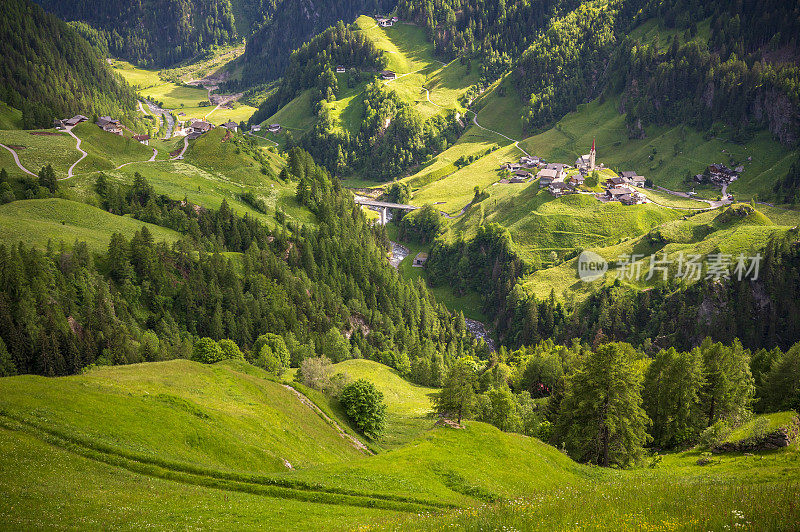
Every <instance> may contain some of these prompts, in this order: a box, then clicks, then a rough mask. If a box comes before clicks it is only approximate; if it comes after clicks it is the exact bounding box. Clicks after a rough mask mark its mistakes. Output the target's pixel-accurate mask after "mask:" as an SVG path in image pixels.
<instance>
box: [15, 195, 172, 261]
mask: <svg viewBox="0 0 800 532" xmlns="http://www.w3.org/2000/svg"><path fill="white" fill-rule="evenodd" d="M144 226H146V227H147V229H148V230H150V233H151V234H152V235H153V238H154V239H155V240H156V241H161V240H165V241H167V242H170V243H172V242H175V241H177V240H178V239H179V238H180V235H179V234H178V233H176V232H175V231H172V230H170V229H165V228H163V227H159V226H157V225H152V224H148V223H144V222H140V221H139V220H135V219H133V218H130V217H127V216H116V215H114V214H111V213H109V212H106V211H104V210H102V209H99V208H97V207H92V206H91V205H87V204H85V203H78V202H75V201H69V200H63V199H57V198H53V199H41V200H20V201H14V202H11V203H6V204H5V205H0V241H2V242H3V243H5V244H6V245H8V244H12V245H13V244H16V243H17V242H20V241H21V242H24V243H25V245H26V246H31V245H35V246H37V247H39V248H40V249H42V250H43V249H45V248H46V247H47V243H48V241H50V242H52V244H53V246H54V249H58V244H59V242H63V243H64V244H66V245H67V246H68V247H69V246H72V244H74V243H75V241H81V242H86V244H87V245H88V246H89V249H91V250H93V251H106V250H107V248H108V242H109V241H110V240H111V235H112V234H113V233H122V234H124V235H125V236H126V237H127V238H130V237H131V236H133V234H134V233H135V232H136V231H139V230H141V229H142V227H144Z"/></svg>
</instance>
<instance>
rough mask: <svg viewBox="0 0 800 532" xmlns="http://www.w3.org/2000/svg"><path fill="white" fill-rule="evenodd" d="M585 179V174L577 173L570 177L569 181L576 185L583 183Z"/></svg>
mask: <svg viewBox="0 0 800 532" xmlns="http://www.w3.org/2000/svg"><path fill="white" fill-rule="evenodd" d="M585 181H586V178H585V177H584V176H583V174H575V175H574V176H572V177H570V178H569V182H570V183H571V184H572V185H574V186H576V187H577V186H578V185H582V184H583V183H584V182H585Z"/></svg>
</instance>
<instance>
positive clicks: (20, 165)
mask: <svg viewBox="0 0 800 532" xmlns="http://www.w3.org/2000/svg"><path fill="white" fill-rule="evenodd" d="M0 146H2V147H3V148H5V149H7V150H8V151H10V152H11V156H12V157H14V162H15V163H17V166H18V167H19V169H20V170H22V171H23V172H25V173H26V174H29V175H32V176H33V177H38V176H37V175H36V174H34V173H33V172H31V171H30V170H28V169H27V168H25V167H24V166H22V163H21V162H19V156H18V155H17V152H15V151H14V150H13V149H11V148H9V147H8V146H6V145H5V144H0Z"/></svg>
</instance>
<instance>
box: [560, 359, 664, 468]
mask: <svg viewBox="0 0 800 532" xmlns="http://www.w3.org/2000/svg"><path fill="white" fill-rule="evenodd" d="M642 369H643V368H642V363H641V362H640V361H639V360H637V357H636V352H635V351H634V350H633V348H632V347H631V346H630V345H628V344H616V343H608V344H603V345H601V346H599V347H598V348H597V349H596V350H595V351H593V352H591V353H590V354H589V355H588V356H587V358H586V359H585V361H584V363H583V366H582V367H581V368H580V369H579V370H578V371H577V372H576V373H575V374H573V375H572V376H571V377H570V378H569V379H568V380H567V387H566V392H565V394H564V399H563V401H562V402H561V412H560V416H559V420H558V427H557V432H558V434H559V435H560V436H561V437H563V441H564V443H565V444H566V447H567V449H568V451H569V453H570V454H571V455H572V456H573V457H574V458H575V459H577V460H580V461H587V462H592V463H595V464H599V465H602V466H604V467H608V466H611V465H620V466H627V465H630V464H631V463H633V462H635V461H636V460H637V459H638V458H639V457H640V456H641V455H642V453H643V448H644V445H645V444H647V442H648V441H649V440H650V436H649V435H648V434H647V427H648V425H649V424H650V420H649V419H648V417H647V414H646V413H645V411H644V409H642V395H641V393H642V377H643V374H642Z"/></svg>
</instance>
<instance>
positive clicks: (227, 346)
mask: <svg viewBox="0 0 800 532" xmlns="http://www.w3.org/2000/svg"><path fill="white" fill-rule="evenodd" d="M218 345H219V348H220V349H221V350H222V356H223V360H227V359H229V358H235V359H238V360H244V355H243V354H242V351H241V350H240V349H239V346H238V345H236V343H235V342H234V341H233V340H228V339H227V338H226V339H225V340H220V341H219V342H218Z"/></svg>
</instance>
